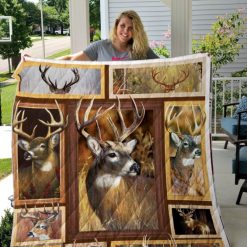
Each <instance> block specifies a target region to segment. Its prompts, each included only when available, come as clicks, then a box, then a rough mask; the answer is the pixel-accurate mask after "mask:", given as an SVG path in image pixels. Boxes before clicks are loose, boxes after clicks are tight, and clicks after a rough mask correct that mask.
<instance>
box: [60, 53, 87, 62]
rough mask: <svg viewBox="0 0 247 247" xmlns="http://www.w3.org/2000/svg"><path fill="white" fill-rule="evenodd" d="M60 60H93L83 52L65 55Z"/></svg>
mask: <svg viewBox="0 0 247 247" xmlns="http://www.w3.org/2000/svg"><path fill="white" fill-rule="evenodd" d="M59 59H60V60H71V61H91V59H90V58H89V57H88V56H87V55H86V54H85V53H84V52H83V51H80V52H77V53H74V54H71V55H67V56H63V57H60V58H59Z"/></svg>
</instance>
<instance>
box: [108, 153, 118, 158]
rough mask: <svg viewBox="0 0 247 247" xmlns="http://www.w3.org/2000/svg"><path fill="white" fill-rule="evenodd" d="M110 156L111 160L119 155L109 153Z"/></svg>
mask: <svg viewBox="0 0 247 247" xmlns="http://www.w3.org/2000/svg"><path fill="white" fill-rule="evenodd" d="M108 156H109V157H111V158H115V157H116V156H117V155H116V154H115V153H109V154H108Z"/></svg>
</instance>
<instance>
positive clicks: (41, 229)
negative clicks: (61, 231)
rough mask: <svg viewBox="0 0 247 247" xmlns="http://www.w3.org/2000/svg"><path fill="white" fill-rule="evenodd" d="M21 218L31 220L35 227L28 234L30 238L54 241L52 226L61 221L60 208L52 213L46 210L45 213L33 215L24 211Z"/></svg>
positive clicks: (37, 212) (39, 212)
mask: <svg viewBox="0 0 247 247" xmlns="http://www.w3.org/2000/svg"><path fill="white" fill-rule="evenodd" d="M20 217H21V218H22V219H29V220H31V222H32V224H33V227H32V228H31V229H30V230H29V231H28V233H27V237H28V238H30V239H32V238H37V239H38V240H40V241H42V240H49V239H52V234H54V229H53V228H52V224H53V223H55V222H56V221H57V220H58V219H59V206H58V207H57V210H55V209H54V208H53V210H51V211H48V210H46V209H44V211H43V212H42V211H35V212H33V213H28V212H27V211H26V212H25V213H24V212H23V210H22V212H21V213H20ZM60 227H61V226H60Z"/></svg>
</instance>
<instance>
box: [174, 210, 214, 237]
mask: <svg viewBox="0 0 247 247" xmlns="http://www.w3.org/2000/svg"><path fill="white" fill-rule="evenodd" d="M177 211H178V213H179V215H180V216H181V217H182V218H183V221H184V224H185V225H186V227H188V229H189V230H191V231H192V233H199V234H204V235H206V234H210V228H209V226H208V225H207V224H206V223H204V222H202V221H200V220H196V219H193V214H194V212H195V209H189V210H188V212H187V213H185V212H184V210H182V209H181V208H178V209H177Z"/></svg>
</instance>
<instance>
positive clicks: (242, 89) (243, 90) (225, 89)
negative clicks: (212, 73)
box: [211, 77, 247, 137]
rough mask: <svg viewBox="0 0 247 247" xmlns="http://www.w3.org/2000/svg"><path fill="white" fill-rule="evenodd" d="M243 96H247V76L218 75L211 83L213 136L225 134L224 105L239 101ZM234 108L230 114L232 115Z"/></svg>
mask: <svg viewBox="0 0 247 247" xmlns="http://www.w3.org/2000/svg"><path fill="white" fill-rule="evenodd" d="M242 96H247V77H217V78H213V79H212V85H211V113H212V115H211V133H212V134H213V136H215V137H216V136H218V137H219V136H224V135H223V132H222V130H221V128H220V119H221V117H222V116H223V105H224V104H226V103H230V102H238V101H239V100H240V99H241V97H242ZM233 113H234V108H231V109H230V112H229V113H228V114H230V115H232V114H233Z"/></svg>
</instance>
